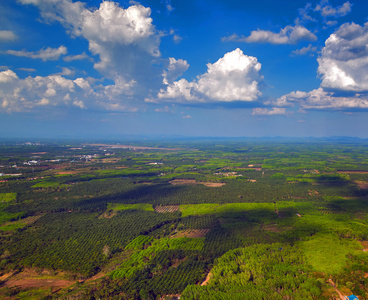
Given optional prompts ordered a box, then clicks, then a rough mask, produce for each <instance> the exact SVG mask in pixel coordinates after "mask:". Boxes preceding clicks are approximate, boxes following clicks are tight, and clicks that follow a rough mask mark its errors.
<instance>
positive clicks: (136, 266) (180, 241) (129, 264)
mask: <svg viewBox="0 0 368 300" xmlns="http://www.w3.org/2000/svg"><path fill="white" fill-rule="evenodd" d="M129 245H130V244H129ZM203 246H204V238H187V237H183V238H177V239H169V238H165V239H160V240H156V241H154V242H153V243H152V244H151V246H150V247H148V248H147V249H144V250H141V251H139V252H136V253H134V254H132V256H131V257H130V259H129V260H127V261H125V262H124V263H123V264H121V266H120V267H119V268H118V269H117V270H115V271H114V272H112V274H111V276H112V278H127V277H131V276H132V275H133V274H134V273H135V272H136V271H138V270H142V269H143V268H144V266H145V265H146V264H147V263H148V262H149V260H150V259H151V258H152V257H154V255H155V254H156V253H158V252H160V251H165V250H179V249H180V250H202V248H203Z"/></svg>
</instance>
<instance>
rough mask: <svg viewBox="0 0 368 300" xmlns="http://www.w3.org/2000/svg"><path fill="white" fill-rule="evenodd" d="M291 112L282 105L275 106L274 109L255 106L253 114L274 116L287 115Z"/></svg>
mask: <svg viewBox="0 0 368 300" xmlns="http://www.w3.org/2000/svg"><path fill="white" fill-rule="evenodd" d="M289 113H290V112H287V111H286V109H285V108H281V107H273V108H272V109H267V108H261V107H257V108H253V112H252V116H274V115H286V114H289Z"/></svg>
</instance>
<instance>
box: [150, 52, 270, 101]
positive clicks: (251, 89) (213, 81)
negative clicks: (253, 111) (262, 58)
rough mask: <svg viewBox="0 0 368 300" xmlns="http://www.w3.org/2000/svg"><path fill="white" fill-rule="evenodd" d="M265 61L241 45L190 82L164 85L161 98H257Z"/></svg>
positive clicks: (182, 80) (251, 99)
mask: <svg viewBox="0 0 368 300" xmlns="http://www.w3.org/2000/svg"><path fill="white" fill-rule="evenodd" d="M260 70H261V64H260V63H259V62H258V60H257V58H255V57H252V56H247V55H245V54H244V53H243V51H241V50H240V49H239V48H238V49H235V50H234V51H232V52H228V53H226V54H225V55H224V56H223V57H222V58H220V59H219V60H218V61H217V62H215V63H213V64H211V63H208V64H207V72H206V73H205V74H203V75H200V76H198V77H197V80H196V81H192V82H188V81H187V80H185V79H180V80H178V81H174V82H173V83H171V84H169V85H168V86H167V88H166V89H161V90H160V92H159V93H158V95H157V97H158V99H159V100H173V101H178V102H187V101H189V102H216V101H223V102H231V101H254V100H256V99H257V98H258V97H259V96H261V92H260V90H259V83H260V81H262V79H263V77H262V76H261V75H260Z"/></svg>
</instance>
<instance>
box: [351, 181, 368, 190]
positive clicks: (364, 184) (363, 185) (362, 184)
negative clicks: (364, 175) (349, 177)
mask: <svg viewBox="0 0 368 300" xmlns="http://www.w3.org/2000/svg"><path fill="white" fill-rule="evenodd" d="M354 183H355V184H356V185H357V186H359V187H360V188H361V189H362V190H366V189H368V182H367V181H354Z"/></svg>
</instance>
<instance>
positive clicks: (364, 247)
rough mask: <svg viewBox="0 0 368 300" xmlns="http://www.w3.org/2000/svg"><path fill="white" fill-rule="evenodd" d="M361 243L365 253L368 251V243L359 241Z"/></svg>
mask: <svg viewBox="0 0 368 300" xmlns="http://www.w3.org/2000/svg"><path fill="white" fill-rule="evenodd" d="M359 243H360V244H361V245H362V246H363V251H368V241H359Z"/></svg>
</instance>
